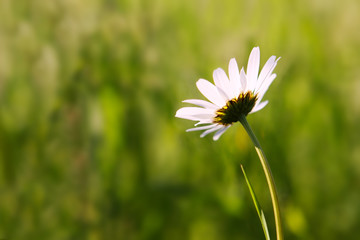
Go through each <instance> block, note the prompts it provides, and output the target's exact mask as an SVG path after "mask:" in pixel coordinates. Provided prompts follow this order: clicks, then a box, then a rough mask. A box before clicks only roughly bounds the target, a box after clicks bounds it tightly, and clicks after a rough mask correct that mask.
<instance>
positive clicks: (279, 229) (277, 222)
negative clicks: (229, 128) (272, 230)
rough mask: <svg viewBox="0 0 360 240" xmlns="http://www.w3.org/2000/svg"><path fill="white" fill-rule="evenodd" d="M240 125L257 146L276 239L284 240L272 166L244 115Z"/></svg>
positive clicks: (240, 119)
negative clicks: (270, 202) (269, 199)
mask: <svg viewBox="0 0 360 240" xmlns="http://www.w3.org/2000/svg"><path fill="white" fill-rule="evenodd" d="M239 121H240V123H241V124H242V125H243V127H244V128H245V130H246V132H247V133H248V135H249V137H250V138H251V141H252V142H253V143H254V145H255V150H256V152H257V154H258V156H259V158H260V162H261V165H262V167H263V169H264V173H265V177H266V181H267V183H268V186H269V191H270V196H271V201H272V205H273V209H274V218H275V226H276V239H277V240H283V235H282V227H281V217H280V208H279V200H278V197H277V192H276V187H275V181H274V177H273V175H272V173H271V169H270V165H269V163H268V161H267V160H266V157H265V154H264V151H263V150H262V148H261V146H260V143H259V141H258V140H257V138H256V136H255V134H254V132H253V131H252V129H251V127H250V125H249V123H248V122H247V120H246V117H245V116H244V115H242V116H241V117H240V118H239Z"/></svg>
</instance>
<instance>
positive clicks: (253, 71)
mask: <svg viewBox="0 0 360 240" xmlns="http://www.w3.org/2000/svg"><path fill="white" fill-rule="evenodd" d="M259 65H260V49H259V47H254V48H253V50H252V51H251V53H250V56H249V61H248V65H247V70H246V76H247V84H248V87H247V89H249V90H250V91H253V90H254V89H255V86H256V81H257V77H258V74H259Z"/></svg>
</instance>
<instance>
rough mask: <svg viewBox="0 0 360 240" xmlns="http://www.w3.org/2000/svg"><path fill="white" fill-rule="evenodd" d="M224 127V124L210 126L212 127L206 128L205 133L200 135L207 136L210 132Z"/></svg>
mask: <svg viewBox="0 0 360 240" xmlns="http://www.w3.org/2000/svg"><path fill="white" fill-rule="evenodd" d="M223 127H224V126H223V125H216V126H215V127H213V128H210V129H208V130H206V131H205V132H203V133H202V134H201V135H200V137H201V138H203V137H205V136H206V135H208V134H209V133H212V132H215V131H217V130H219V129H221V128H223Z"/></svg>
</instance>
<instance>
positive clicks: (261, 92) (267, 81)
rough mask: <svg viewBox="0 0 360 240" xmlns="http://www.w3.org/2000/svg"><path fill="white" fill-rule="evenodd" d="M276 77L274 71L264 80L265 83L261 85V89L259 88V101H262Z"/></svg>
mask: <svg viewBox="0 0 360 240" xmlns="http://www.w3.org/2000/svg"><path fill="white" fill-rule="evenodd" d="M275 78H276V74H275V73H273V74H271V76H270V77H268V78H266V79H265V80H264V82H263V84H262V85H261V87H260V89H258V90H257V93H258V94H259V95H258V101H259V102H260V101H261V99H262V98H263V97H264V95H265V93H266V91H267V90H268V89H269V87H270V85H271V83H272V82H273V81H274V79H275Z"/></svg>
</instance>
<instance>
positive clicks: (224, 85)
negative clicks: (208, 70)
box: [213, 68, 234, 100]
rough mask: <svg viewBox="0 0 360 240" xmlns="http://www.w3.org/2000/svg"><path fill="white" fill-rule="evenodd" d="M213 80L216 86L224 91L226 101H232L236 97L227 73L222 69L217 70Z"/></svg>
mask: <svg viewBox="0 0 360 240" xmlns="http://www.w3.org/2000/svg"><path fill="white" fill-rule="evenodd" d="M213 78H214V82H215V86H217V87H218V88H220V89H221V90H223V91H224V93H225V95H226V98H227V99H226V100H230V99H232V98H233V97H234V93H233V91H232V89H231V87H230V81H229V79H228V77H227V76H226V73H225V71H224V70H223V69H222V68H218V69H215V70H214V72H213Z"/></svg>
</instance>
